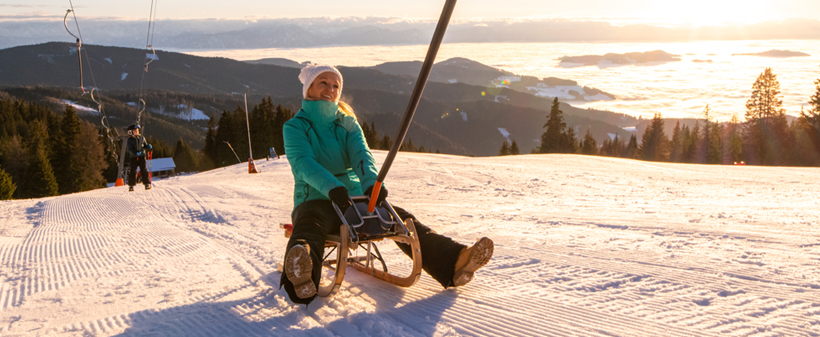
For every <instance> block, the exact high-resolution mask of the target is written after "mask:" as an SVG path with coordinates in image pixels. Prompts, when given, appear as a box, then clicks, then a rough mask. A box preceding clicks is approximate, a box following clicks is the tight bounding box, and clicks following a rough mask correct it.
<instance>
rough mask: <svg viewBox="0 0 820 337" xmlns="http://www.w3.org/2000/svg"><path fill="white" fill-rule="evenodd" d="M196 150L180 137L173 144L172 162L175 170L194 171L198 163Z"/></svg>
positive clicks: (196, 169)
mask: <svg viewBox="0 0 820 337" xmlns="http://www.w3.org/2000/svg"><path fill="white" fill-rule="evenodd" d="M197 159H198V156H197V154H196V152H195V151H194V150H193V149H192V148H191V146H190V145H188V143H186V142H185V141H184V140H183V139H182V138H180V139H179V140H177V142H176V145H175V146H174V164H176V171H177V172H196V171H198V167H199V163H198V160H197Z"/></svg>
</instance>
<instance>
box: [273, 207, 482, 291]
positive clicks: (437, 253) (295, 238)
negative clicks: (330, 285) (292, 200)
mask: <svg viewBox="0 0 820 337" xmlns="http://www.w3.org/2000/svg"><path fill="white" fill-rule="evenodd" d="M393 208H394V209H395V210H396V214H398V215H399V217H400V218H401V219H402V220H405V219H407V218H411V219H413V223H414V224H415V226H416V232H417V233H418V237H419V246H420V248H421V258H422V263H421V266H422V269H423V270H424V271H425V272H427V274H429V275H430V276H432V277H433V279H435V280H436V281H438V283H440V284H441V285H442V286H443V287H444V288H447V287H450V286H452V285H453V274H454V273H455V265H456V260H457V259H458V253H459V252H461V249H463V248H465V247H466V246H465V245H463V244H460V243H458V242H455V241H453V240H452V239H450V238H448V237H446V236H443V235H440V234H438V233H436V232H435V231H433V230H432V229H430V228H429V227H427V226H425V225H424V224H422V223H421V222H419V221H418V220H417V219H416V217H415V216H413V214H410V213H409V212H407V211H406V210H404V209H403V208H401V207H397V206H395V205H393ZM292 217H293V234H292V235H291V236H290V241H288V246H287V249H286V250H285V255H287V252H288V251H289V250H290V248H291V247H293V246H295V245H298V244H306V245H307V246H309V247H310V257H311V260H312V261H313V283H314V284H316V289H319V279H320V277H321V272H322V257H323V256H324V248H325V239H326V238H327V235H328V234H338V233H339V227H340V226H341V225H342V220H341V219H339V216H338V215H337V214H336V210H334V209H333V205H332V204H331V202H330V201H329V200H311V201H306V202H303V203H301V204H299V206H297V207H296V209H294V210H293V215H292ZM396 245H397V246H399V248H400V249H401V250H402V251H403V252H404V253H405V254H407V256H411V251H410V245H408V244H405V243H399V242H396ZM279 285H280V287H282V286H284V287H285V291H286V292H287V293H288V296H289V297H290V300H291V301H292V302H293V303H299V304H307V303H310V302H311V301H312V300H313V299H314V298H315V297H316V296H313V297H311V298H299V297H298V296H296V293H295V292H294V290H293V283H291V282H290V280H288V278H287V276H286V274H285V273H284V272H283V273H282V277H281V280H280V283H279Z"/></svg>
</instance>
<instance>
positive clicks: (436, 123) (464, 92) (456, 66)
mask: <svg viewBox="0 0 820 337" xmlns="http://www.w3.org/2000/svg"><path fill="white" fill-rule="evenodd" d="M82 56H83V75H84V76H83V84H84V85H85V87H86V90H90V89H91V88H92V87H93V86H94V85H96V86H97V87H99V88H100V90H99V91H97V95H98V97H104V98H105V99H107V100H109V102H108V106H114V107H116V109H113V111H112V110H109V111H111V113H112V114H113V118H112V120H119V121H120V122H118V123H120V124H121V125H120V126H123V125H127V121H128V120H129V119H130V118H131V117H129V116H134V115H135V111H136V108H134V106H133V105H135V103H136V101H137V100H138V97H137V95H136V93H138V92H139V89H140V88H144V89H145V90H146V91H147V92H150V93H151V95H153V97H156V98H152V99H156V100H161V102H167V103H158V102H157V101H154V102H151V101H147V103H148V107H149V108H150V109H152V110H154V111H160V110H167V111H173V113H174V114H176V111H175V108H173V107H174V106H181V105H184V106H185V107H186V108H188V109H196V110H198V111H201V112H202V113H204V114H206V115H217V116H218V115H219V113H220V112H221V111H222V110H232V109H234V108H235V107H236V106H237V105H238V103H239V102H241V99H242V96H241V95H238V94H245V93H247V94H248V101H249V102H248V103H249V105H251V106H252V105H253V104H256V103H258V102H259V101H261V99H262V98H264V97H268V96H270V97H272V98H273V102H274V104H282V105H283V106H285V107H290V108H291V109H293V110H294V111H295V110H297V109H298V107H299V106H300V104H301V88H302V86H301V83H299V80H298V74H299V69H298V67H299V65H298V64H297V63H295V62H293V61H288V60H284V59H274V60H260V61H255V62H256V63H276V64H279V65H272V64H254V62H240V61H235V60H231V59H225V58H206V57H197V56H191V55H187V54H181V53H174V52H164V51H158V52H157V57H156V59H155V60H154V61H153V62H152V63H151V64H150V65H149V66H148V72H147V73H144V63H145V61H146V60H147V59H148V58H151V57H154V56H153V55H151V54H147V53H146V50H145V49H130V48H121V47H104V46H96V45H85V46H84V47H83V54H82ZM0 59H2V60H3V62H2V63H0V86H2V87H5V88H6V89H4V90H6V91H7V92H8V91H9V90H11V89H10V88H17V89H14V90H12V91H14V92H16V93H17V94H15V95H16V96H18V97H19V96H21V95H22V96H27V97H30V98H27V99H29V100H32V99H33V100H42V101H49V102H52V103H53V102H55V101H57V102H61V100H63V99H68V100H71V101H74V102H76V103H77V104H83V105H86V106H90V107H93V108H96V105H95V104H93V102H91V101H90V98H89V95H85V96H82V97H80V96H79V93H80V92H81V91H80V69H79V66H78V51H77V48H76V46H75V45H74V44H72V43H46V44H40V45H32V46H23V47H15V48H8V49H3V50H0ZM420 66H421V64H420V63H418V62H402V63H388V64H382V65H379V66H375V67H370V68H357V67H340V71H341V72H342V74H343V75H344V80H345V89H344V93H343V97H342V99H343V100H344V101H347V102H349V103H351V105H352V106H353V107H354V109H356V112H357V115H358V116H359V118H360V121H362V122H365V123H373V124H374V125H375V127H376V130H377V131H378V132H379V133H380V134H382V135H384V134H387V135H390V136H391V137H392V136H393V135H394V133H395V132H396V130H397V128H398V124H399V122H400V120H401V116H402V115H403V114H404V110H405V108H406V106H407V102H408V101H409V98H410V94H411V91H412V90H413V87H414V85H415V83H414V82H415V80H416V77H417V76H418V71H419V69H420ZM143 76H144V78H143ZM26 86H28V87H29V89H25V88H21V87H26ZM32 86H47V87H51V88H62V89H61V90H52V89H48V90H46V89H37V88H36V87H32ZM559 87H561V88H564V89H566V88H575V89H573V90H569V91H574V92H575V94H580V93H579V92H577V91H576V90H582V91H588V92H585V93H586V94H590V93H592V92H597V93H596V94H594V95H601V97H607V96H606V95H607V94H606V93H604V92H601V91H596V89H592V88H581V87H578V86H577V83H575V82H574V81H570V80H561V79H537V78H535V77H526V76H512V75H511V74H509V73H507V72H504V71H502V70H499V69H495V68H492V67H488V66H486V65H482V64H480V63H477V62H474V61H471V60H467V59H460V58H458V59H450V60H446V61H443V62H440V63H438V64H436V65H435V67H434V70H433V73H432V74H431V81H430V82H428V84H427V87H426V89H425V91H424V95H423V97H422V101H421V103H420V105H419V108H418V110H417V112H416V117H415V119H414V123H413V125H412V126H411V128H410V131H409V133H408V138H409V139H412V140H413V142H414V144H415V145H416V146H419V145H423V146H424V147H425V148H426V149H432V150H436V149H438V150H440V151H441V152H444V153H451V154H460V155H477V156H487V155H496V154H497V152H498V149H499V148H500V147H501V144H502V142H503V141H504V140H505V139H508V140H516V141H517V142H518V144H519V146H520V148H521V150H522V152H529V151H530V150H531V149H533V148H534V147H535V146H537V145H538V144H539V138H540V135H541V134H542V133H543V132H544V128H543V126H544V124H545V123H546V120H547V118H546V117H547V115H548V114H549V109H550V106H551V103H552V98H553V97H554V96H545V92H548V91H550V90H553V91H556V92H560V90H558V89H556V88H559ZM576 87H577V88H576ZM578 88H580V89H578ZM15 90H16V91H15ZM26 90H28V91H26ZM66 91H69V92H73V93H75V94H73V95H70V97H68V96H67V95H66V94H64V92H66ZM63 96H66V97H63ZM559 99H560V98H559ZM560 100H561V101H562V102H563V101H565V100H564V99H560ZM231 102H235V103H231ZM129 104H130V105H129ZM161 104H166V105H164V106H163V105H161ZM233 104H236V105H233ZM561 109H562V110H563V112H564V115H565V120H566V122H567V124H568V125H573V126H575V127H576V130H577V131H576V132H577V135H578V137H579V138H580V137H583V135H584V134H585V133H586V131H587V130H590V131H591V132H592V134H593V136H594V137H595V138H596V139H598V140H599V142H600V141H603V139H605V138H607V137H611V136H614V135H619V136H620V137H621V138H622V139H623V138H627V139H628V137H629V135H630V134H631V133H630V132H629V131H626V130H624V129H623V128H624V127H629V126H635V125H637V124H638V120H637V119H635V118H633V117H631V116H628V115H625V114H619V113H613V112H606V111H598V110H590V109H578V108H575V107H572V106H571V105H568V104H566V103H562V104H561ZM118 118H119V119H118ZM92 119H93V118H92ZM166 119H167V120H169V123H171V122H170V121H171V120H172V119H173V118H171V117H168V118H166ZM179 125H180V127H182V126H181V125H188V126H186V128H188V129H189V130H190V125H191V122H189V121H188V120H182V119H180V120H179ZM201 126H202V125H201V124H200V126H199V127H200V128H201ZM167 129H168V130H173V129H174V128H173V127H171V126H170V125H169V126H168V127H167ZM200 130H201V129H200ZM169 132H170V131H169ZM168 137H170V136H168ZM202 137H204V131H202Z"/></svg>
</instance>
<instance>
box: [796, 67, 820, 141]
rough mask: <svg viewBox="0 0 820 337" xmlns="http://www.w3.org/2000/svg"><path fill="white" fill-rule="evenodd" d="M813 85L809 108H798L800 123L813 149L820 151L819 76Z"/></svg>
mask: <svg viewBox="0 0 820 337" xmlns="http://www.w3.org/2000/svg"><path fill="white" fill-rule="evenodd" d="M814 85H815V86H816V87H815V90H814V95H812V96H811V99H810V100H809V105H810V106H811V108H810V109H809V110H808V111H803V110H802V109H801V110H800V125H801V126H803V128H805V129H806V135H807V136H808V137H809V139H810V140H811V141H812V143H813V144H814V148H815V151H816V152H820V78H819V79H817V80H815V81H814Z"/></svg>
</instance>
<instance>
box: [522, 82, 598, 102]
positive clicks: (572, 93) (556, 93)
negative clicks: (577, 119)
mask: <svg viewBox="0 0 820 337" xmlns="http://www.w3.org/2000/svg"><path fill="white" fill-rule="evenodd" d="M527 90H530V91H535V94H534V95H535V96H538V97H558V98H560V99H564V100H571V101H612V100H613V98H612V97H609V96H606V95H604V94H601V93H598V94H595V95H590V94H587V92H586V91H585V90H584V88H583V87H581V86H578V85H556V86H549V85H546V84H544V83H538V85H537V86H534V87H527Z"/></svg>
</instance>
